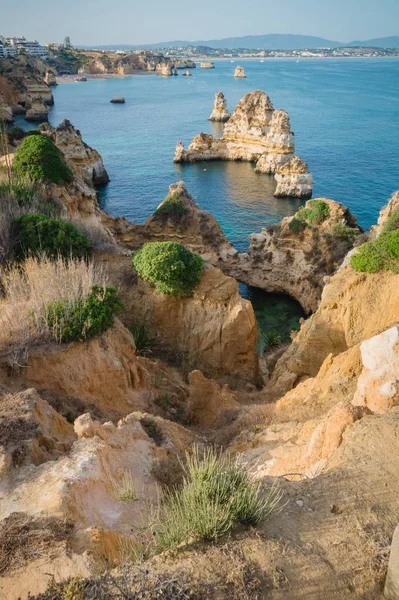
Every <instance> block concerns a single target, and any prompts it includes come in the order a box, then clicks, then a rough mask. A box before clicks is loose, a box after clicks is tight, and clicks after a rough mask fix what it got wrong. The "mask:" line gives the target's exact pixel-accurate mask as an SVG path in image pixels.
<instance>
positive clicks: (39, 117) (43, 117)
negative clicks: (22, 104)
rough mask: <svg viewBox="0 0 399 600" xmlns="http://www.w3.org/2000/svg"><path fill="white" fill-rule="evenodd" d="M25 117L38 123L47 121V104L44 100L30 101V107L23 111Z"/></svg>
mask: <svg viewBox="0 0 399 600" xmlns="http://www.w3.org/2000/svg"><path fill="white" fill-rule="evenodd" d="M25 119H26V120H27V121H35V122H38V123H43V122H45V121H48V106H46V105H45V104H44V102H41V101H38V100H34V101H33V102H31V103H30V108H28V110H27V111H26V113H25Z"/></svg>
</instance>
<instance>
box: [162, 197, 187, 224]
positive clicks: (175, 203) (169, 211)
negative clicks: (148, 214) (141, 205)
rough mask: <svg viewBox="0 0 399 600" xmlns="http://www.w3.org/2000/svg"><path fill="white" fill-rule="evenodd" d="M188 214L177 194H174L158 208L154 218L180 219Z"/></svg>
mask: <svg viewBox="0 0 399 600" xmlns="http://www.w3.org/2000/svg"><path fill="white" fill-rule="evenodd" d="M187 213H188V209H187V208H186V207H185V206H184V204H183V201H182V199H181V198H180V196H179V193H178V192H174V193H173V194H171V195H170V196H168V197H167V198H165V200H164V201H163V202H162V204H160V205H159V206H158V208H157V209H156V211H155V212H154V217H160V218H166V219H167V218H171V219H176V220H178V219H180V218H181V217H184V215H186V214H187Z"/></svg>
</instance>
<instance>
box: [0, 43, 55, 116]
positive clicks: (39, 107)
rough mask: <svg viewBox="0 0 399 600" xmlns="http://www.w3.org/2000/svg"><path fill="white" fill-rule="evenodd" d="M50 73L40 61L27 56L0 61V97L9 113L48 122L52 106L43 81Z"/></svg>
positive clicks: (48, 90) (48, 91) (52, 101)
mask: <svg viewBox="0 0 399 600" xmlns="http://www.w3.org/2000/svg"><path fill="white" fill-rule="evenodd" d="M50 73H52V71H51V70H49V67H48V66H47V65H46V64H45V63H43V61H41V60H40V59H38V58H36V57H34V56H32V55H29V54H20V55H18V56H16V57H9V58H6V59H5V58H4V59H0V97H1V98H2V102H3V105H4V104H5V105H6V107H8V109H7V110H8V112H9V110H10V109H11V112H12V113H13V114H21V113H26V119H27V120H29V121H40V122H42V121H47V119H48V111H49V107H50V106H51V105H52V104H53V103H54V100H53V94H52V92H51V89H50V87H49V85H48V84H47V83H46V81H45V78H46V75H47V76H50Z"/></svg>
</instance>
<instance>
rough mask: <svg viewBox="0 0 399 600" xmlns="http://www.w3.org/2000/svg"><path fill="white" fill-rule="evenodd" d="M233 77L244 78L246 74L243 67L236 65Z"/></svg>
mask: <svg viewBox="0 0 399 600" xmlns="http://www.w3.org/2000/svg"><path fill="white" fill-rule="evenodd" d="M234 77H235V78H236V79H245V78H246V75H245V69H244V67H240V66H237V67H236V68H235V71H234Z"/></svg>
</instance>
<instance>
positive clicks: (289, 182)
mask: <svg viewBox="0 0 399 600" xmlns="http://www.w3.org/2000/svg"><path fill="white" fill-rule="evenodd" d="M274 177H275V180H276V181H277V186H276V190H275V192H274V195H275V196H277V197H282V198H286V197H292V198H310V196H311V195H312V191H313V177H312V175H311V174H310V173H309V169H308V165H307V164H306V163H305V161H304V160H302V159H301V158H298V156H293V157H292V158H290V160H289V161H288V162H287V163H285V165H283V166H281V167H280V168H279V169H278V170H277V172H276V174H275V176H274Z"/></svg>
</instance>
